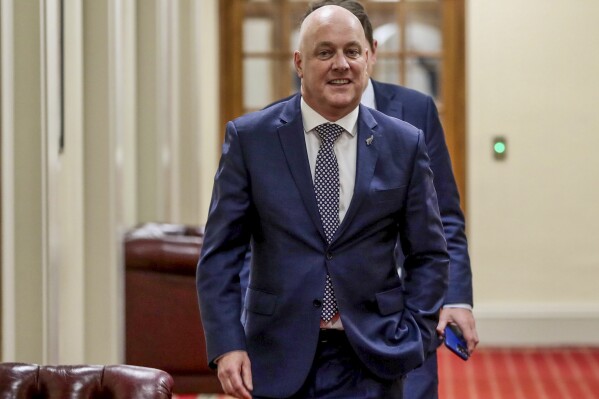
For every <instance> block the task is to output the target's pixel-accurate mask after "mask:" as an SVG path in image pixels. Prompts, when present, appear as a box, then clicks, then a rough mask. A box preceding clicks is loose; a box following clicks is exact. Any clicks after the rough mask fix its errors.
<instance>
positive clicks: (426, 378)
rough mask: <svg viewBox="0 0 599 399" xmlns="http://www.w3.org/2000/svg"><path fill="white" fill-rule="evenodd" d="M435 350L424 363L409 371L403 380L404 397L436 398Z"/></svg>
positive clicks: (437, 381)
mask: <svg viewBox="0 0 599 399" xmlns="http://www.w3.org/2000/svg"><path fill="white" fill-rule="evenodd" d="M438 387H439V378H438V375H437V352H435V353H433V354H431V355H430V356H429V357H428V358H427V359H426V361H425V362H424V364H423V365H422V366H420V367H418V368H417V369H415V370H413V371H410V372H409V373H408V375H407V376H406V379H405V380H404V393H403V397H404V399H438V397H439V393H438Z"/></svg>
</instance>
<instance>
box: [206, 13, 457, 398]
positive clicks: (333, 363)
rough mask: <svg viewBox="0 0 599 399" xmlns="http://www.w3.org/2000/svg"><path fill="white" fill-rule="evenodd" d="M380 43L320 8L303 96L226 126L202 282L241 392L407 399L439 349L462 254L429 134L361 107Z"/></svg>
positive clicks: (216, 343) (211, 351)
mask: <svg viewBox="0 0 599 399" xmlns="http://www.w3.org/2000/svg"><path fill="white" fill-rule="evenodd" d="M367 48H368V44H367V43H366V38H365V36H364V30H363V28H362V26H361V24H360V21H359V20H358V19H357V18H356V17H355V16H354V15H353V14H352V13H351V12H349V11H347V10H346V9H344V8H342V7H338V6H325V7H321V8H320V9H318V10H316V11H314V12H313V13H311V14H310V15H309V16H308V17H307V18H306V19H305V20H304V22H303V23H302V27H301V30H300V45H299V50H298V51H296V52H295V54H294V64H295V67H296V70H297V74H298V76H299V77H300V79H301V81H302V90H301V97H300V96H296V97H294V98H293V99H291V100H289V101H285V102H281V103H279V104H277V105H274V106H272V107H270V108H268V109H265V110H262V111H259V112H255V113H251V114H248V115H245V116H242V117H240V118H238V119H236V120H234V121H231V122H229V123H228V124H227V128H226V139H225V144H224V145H223V153H222V156H221V160H220V163H219V168H218V170H217V174H216V177H215V182H214V190H213V195H212V201H211V205H210V211H209V216H208V221H207V223H206V230H205V238H204V244H203V247H202V254H201V257H200V261H199V263H198V272H197V289H198V297H199V303H200V308H201V314H202V321H203V325H204V329H205V336H206V344H207V352H208V358H209V359H210V360H209V362H210V365H211V366H212V367H217V369H218V376H219V379H220V381H221V384H222V386H223V389H224V391H225V392H226V393H228V394H230V395H233V396H235V397H238V398H251V397H254V398H333V397H335V398H372V399H383V398H402V391H403V388H402V382H403V376H404V375H405V374H406V373H407V372H408V371H410V370H412V369H414V368H415V367H418V366H420V365H421V364H422V363H423V361H424V359H425V356H426V355H427V354H428V353H430V352H432V351H434V349H435V347H436V346H437V345H438V342H437V333H436V331H435V329H436V327H437V324H438V321H439V311H440V308H441V306H442V302H443V298H444V296H445V291H446V288H447V273H448V263H449V256H448V253H447V245H446V242H445V239H444V236H443V225H442V223H441V219H440V216H439V210H438V204H437V198H436V193H435V189H434V186H433V181H432V172H431V170H430V167H429V159H428V155H427V153H426V144H425V142H424V136H423V133H422V131H420V130H418V129H417V128H415V127H413V126H412V125H409V124H408V123H406V122H403V121H400V120H398V119H395V118H391V117H389V116H386V115H384V114H383V113H381V112H378V111H375V110H373V109H369V108H367V107H365V106H362V105H360V99H361V96H362V93H363V91H364V86H365V85H366V83H367V81H368V79H367V62H368V56H369V54H368V49H367ZM323 154H324V155H323ZM323 176H325V177H323ZM398 237H399V240H400V244H401V247H402V251H403V253H404V255H405V262H404V265H403V274H402V276H401V278H400V276H399V275H398V273H397V271H396V256H395V247H396V244H397V242H398ZM248 245H251V249H252V258H251V265H250V269H251V277H250V281H249V285H248V287H247V293H246V296H245V301H244V305H243V307H244V308H243V312H242V309H241V306H240V303H241V290H240V277H239V275H240V272H241V271H242V269H243V265H244V258H245V254H246V251H247V247H248Z"/></svg>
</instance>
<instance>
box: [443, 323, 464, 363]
mask: <svg viewBox="0 0 599 399" xmlns="http://www.w3.org/2000/svg"><path fill="white" fill-rule="evenodd" d="M444 341H445V346H446V347H447V348H448V349H449V350H450V351H452V352H453V353H455V354H456V355H458V357H460V359H463V360H468V358H469V357H470V354H469V353H468V344H467V343H466V340H465V339H464V336H463V335H462V332H461V331H460V329H459V328H458V327H457V326H454V325H453V324H448V325H447V327H445V339H444Z"/></svg>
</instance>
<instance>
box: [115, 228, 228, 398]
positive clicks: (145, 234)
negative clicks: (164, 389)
mask: <svg viewBox="0 0 599 399" xmlns="http://www.w3.org/2000/svg"><path fill="white" fill-rule="evenodd" d="M203 236H204V231H203V228H201V227H192V226H185V225H180V224H165V223H147V224H143V225H140V226H138V227H136V228H134V229H132V230H131V231H129V232H128V233H127V234H126V235H125V243H124V246H125V248H124V250H125V338H126V342H125V361H126V363H127V364H135V365H139V366H146V367H154V368H158V369H161V370H165V371H167V372H168V373H169V374H171V375H172V376H173V379H174V381H175V392H176V393H220V392H222V388H221V385H220V382H219V381H218V378H217V376H216V373H215V372H214V370H211V369H210V368H209V367H208V360H207V358H206V342H205V338H204V330H203V328H202V321H201V318H200V311H199V307H198V298H197V293H196V284H195V274H196V267H197V263H198V259H199V257H200V249H201V248H202V242H203Z"/></svg>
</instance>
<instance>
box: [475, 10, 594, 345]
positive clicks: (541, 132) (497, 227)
mask: <svg viewBox="0 0 599 399" xmlns="http://www.w3.org/2000/svg"><path fill="white" fill-rule="evenodd" d="M466 19H467V82H468V91H467V92H468V97H467V103H468V112H467V113H468V193H469V197H468V204H469V209H468V216H469V220H468V222H469V239H470V250H471V256H472V265H473V268H474V287H475V304H476V312H475V313H476V315H477V318H478V324H479V328H480V330H481V336H482V341H483V343H485V341H486V342H487V343H491V344H493V343H530V342H537V343H543V342H545V343H550V344H556V343H564V342H573V343H583V342H593V343H599V335H598V334H596V331H597V328H599V289H598V288H597V285H598V284H597V283H598V282H599V245H598V244H597V243H598V242H599V229H598V228H597V226H598V225H599V156H597V148H599V112H597V104H598V102H599V76H598V75H597V71H599V52H598V51H597V48H598V45H599V24H597V21H598V20H599V2H597V1H595V0H575V1H568V2H564V1H547V0H527V1H524V2H523V1H517V0H504V1H499V2H497V1H491V0H477V1H473V0H472V1H469V2H468V4H467V18H466ZM495 135H505V136H506V137H507V140H508V154H507V159H506V160H505V161H501V162H498V161H494V160H493V157H492V150H491V146H492V138H493V136H495Z"/></svg>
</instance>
